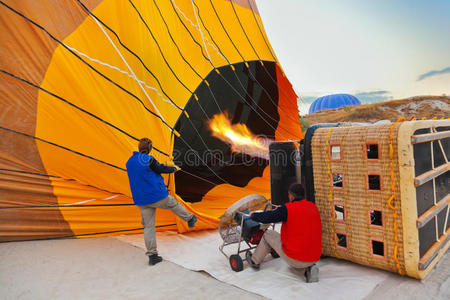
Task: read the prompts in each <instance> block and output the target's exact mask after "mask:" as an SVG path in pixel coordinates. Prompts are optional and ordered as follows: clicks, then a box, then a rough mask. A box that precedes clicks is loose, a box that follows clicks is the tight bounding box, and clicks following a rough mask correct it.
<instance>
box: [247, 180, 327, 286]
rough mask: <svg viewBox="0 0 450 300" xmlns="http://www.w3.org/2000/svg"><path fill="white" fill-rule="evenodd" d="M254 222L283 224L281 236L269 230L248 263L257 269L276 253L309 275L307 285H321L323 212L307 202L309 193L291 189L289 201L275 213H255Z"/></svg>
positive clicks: (301, 187)
mask: <svg viewBox="0 0 450 300" xmlns="http://www.w3.org/2000/svg"><path fill="white" fill-rule="evenodd" d="M251 218H252V220H254V221H257V222H260V223H264V224H268V223H278V222H282V225H281V234H280V233H278V232H276V231H274V230H267V231H266V232H265V233H264V235H263V237H262V239H261V242H260V243H259V244H258V246H257V247H256V249H255V252H254V253H253V254H251V253H249V254H250V255H248V256H247V262H248V263H249V265H250V266H252V267H253V268H255V269H259V264H260V263H261V262H262V261H263V260H264V257H266V255H267V254H268V253H270V252H271V251H272V250H273V251H275V252H276V253H277V254H278V255H279V256H281V258H283V260H284V261H286V263H287V264H288V265H289V266H291V267H293V268H295V269H302V270H304V272H305V277H306V281H307V282H317V281H318V276H319V269H318V268H317V266H316V265H315V263H316V262H318V261H319V259H320V255H321V253H322V236H321V234H322V228H321V223H320V215H319V210H318V209H317V207H316V205H315V204H314V203H312V202H309V201H307V200H306V199H305V190H304V188H303V186H302V185H301V184H298V183H294V184H292V185H291V186H290V187H289V202H288V203H286V204H285V205H282V206H280V207H278V208H277V209H275V210H272V211H267V212H255V213H253V214H252V215H251Z"/></svg>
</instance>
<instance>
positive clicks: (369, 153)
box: [364, 142, 381, 162]
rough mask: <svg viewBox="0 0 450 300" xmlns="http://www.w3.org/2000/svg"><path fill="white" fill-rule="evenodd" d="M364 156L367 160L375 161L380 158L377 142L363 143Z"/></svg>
mask: <svg viewBox="0 0 450 300" xmlns="http://www.w3.org/2000/svg"><path fill="white" fill-rule="evenodd" d="M364 154H365V158H366V159H367V160H368V161H369V162H377V161H379V160H380V156H381V149H380V146H379V144H378V143H377V142H367V143H366V144H365V145H364Z"/></svg>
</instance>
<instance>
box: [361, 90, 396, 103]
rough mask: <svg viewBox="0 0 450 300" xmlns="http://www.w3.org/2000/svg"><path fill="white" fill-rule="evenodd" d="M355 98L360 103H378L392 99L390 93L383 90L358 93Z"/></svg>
mask: <svg viewBox="0 0 450 300" xmlns="http://www.w3.org/2000/svg"><path fill="white" fill-rule="evenodd" d="M355 97H356V98H358V99H359V101H361V103H369V102H380V101H385V100H391V99H393V97H392V95H391V92H389V91H384V90H381V91H370V92H359V93H356V94H355Z"/></svg>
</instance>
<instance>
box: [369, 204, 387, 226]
mask: <svg viewBox="0 0 450 300" xmlns="http://www.w3.org/2000/svg"><path fill="white" fill-rule="evenodd" d="M368 217H369V218H368V223H369V224H370V226H372V227H376V228H382V227H383V225H384V214H383V211H382V210H381V209H380V208H371V209H370V210H369V213H368Z"/></svg>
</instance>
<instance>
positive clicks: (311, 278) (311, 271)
mask: <svg viewBox="0 0 450 300" xmlns="http://www.w3.org/2000/svg"><path fill="white" fill-rule="evenodd" d="M305 278H306V282H318V281H319V268H318V267H317V266H316V264H313V265H312V266H309V267H307V268H306V271H305Z"/></svg>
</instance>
